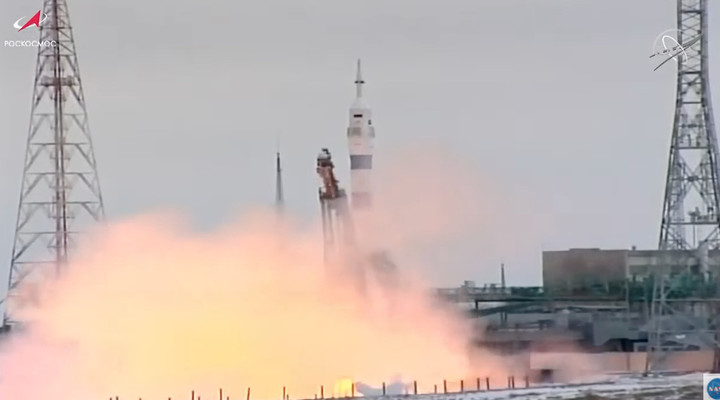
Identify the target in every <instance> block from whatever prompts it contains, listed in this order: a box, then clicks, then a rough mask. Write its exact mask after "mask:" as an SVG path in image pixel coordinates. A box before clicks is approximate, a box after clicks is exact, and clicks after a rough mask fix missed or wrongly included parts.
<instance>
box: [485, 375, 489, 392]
mask: <svg viewBox="0 0 720 400" xmlns="http://www.w3.org/2000/svg"><path fill="white" fill-rule="evenodd" d="M485 389H486V390H490V377H489V376H488V377H486V378H485Z"/></svg>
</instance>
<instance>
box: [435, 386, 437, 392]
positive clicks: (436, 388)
mask: <svg viewBox="0 0 720 400" xmlns="http://www.w3.org/2000/svg"><path fill="white" fill-rule="evenodd" d="M435 394H437V384H435Z"/></svg>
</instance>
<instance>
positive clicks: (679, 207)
mask: <svg viewBox="0 0 720 400" xmlns="http://www.w3.org/2000/svg"><path fill="white" fill-rule="evenodd" d="M707 6H708V1H707V0H678V1H677V30H678V37H677V41H678V43H681V44H682V43H692V44H691V45H690V46H688V47H686V48H685V52H686V54H687V58H685V57H684V56H683V57H677V88H676V98H675V118H674V123H673V130H672V136H671V142H670V154H669V160H668V169H667V179H666V184H665V199H664V202H663V213H662V221H661V228H660V240H659V248H660V250H663V254H664V260H661V265H660V266H658V270H657V271H656V272H655V277H654V285H653V286H654V287H653V302H652V305H651V314H652V318H651V326H652V327H651V328H650V329H649V335H648V336H649V337H648V367H647V369H648V370H661V369H663V367H662V361H663V360H664V358H665V354H666V352H667V351H668V350H670V349H671V348H672V347H677V346H678V345H682V344H681V343H679V341H681V340H682V339H683V338H685V337H687V335H688V334H698V333H703V335H701V336H699V338H700V339H702V338H707V340H708V341H710V342H713V343H709V344H713V345H714V347H715V349H716V352H715V353H716V356H715V371H719V370H720V349H718V339H720V337H718V332H717V330H718V329H719V328H720V324H718V320H717V318H718V317H720V309H717V307H718V304H719V303H718V301H717V296H718V294H720V292H719V291H718V290H717V289H716V290H715V299H709V300H708V301H706V302H705V304H704V306H705V307H704V308H705V309H706V310H705V315H706V318H705V320H707V323H703V324H701V326H690V325H693V321H691V320H690V319H689V318H688V317H689V315H687V314H686V310H687V309H686V308H684V305H683V303H682V302H680V301H678V300H673V301H672V302H671V300H669V299H670V298H671V296H670V292H671V291H672V290H673V286H674V285H672V284H671V283H672V279H673V277H674V276H676V275H677V274H679V273H682V272H684V271H685V270H686V269H688V268H692V267H693V266H696V267H698V270H699V271H698V272H699V274H702V276H704V278H705V279H706V280H711V281H709V283H710V284H711V285H712V286H716V285H720V274H718V267H717V266H715V268H714V270H713V269H712V268H710V266H709V265H708V262H707V259H708V257H707V253H708V251H712V250H716V249H718V248H720V180H719V179H718V159H717V157H718V144H717V137H716V134H715V126H714V122H713V112H712V106H711V96H710V78H709V67H708V39H709V38H708V34H707V32H708V30H707V24H708V11H707ZM698 37H699V38H700V40H697V41H695V42H694V43H693V40H694V39H696V38H698ZM695 308H697V304H695ZM696 325H697V324H696ZM689 326H690V327H689Z"/></svg>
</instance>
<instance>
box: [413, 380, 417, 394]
mask: <svg viewBox="0 0 720 400" xmlns="http://www.w3.org/2000/svg"><path fill="white" fill-rule="evenodd" d="M413 394H415V395H416V394H417V381H413Z"/></svg>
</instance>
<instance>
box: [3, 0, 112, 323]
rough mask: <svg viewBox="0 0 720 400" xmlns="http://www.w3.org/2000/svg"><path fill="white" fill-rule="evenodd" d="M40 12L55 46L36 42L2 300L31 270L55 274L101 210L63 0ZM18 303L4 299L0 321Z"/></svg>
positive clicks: (44, 35)
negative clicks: (16, 208)
mask: <svg viewBox="0 0 720 400" xmlns="http://www.w3.org/2000/svg"><path fill="white" fill-rule="evenodd" d="M43 12H44V13H45V14H46V15H47V19H45V21H44V23H42V24H41V25H40V26H39V30H40V42H41V43H42V42H48V43H54V44H55V45H54V46H53V45H50V46H42V47H39V48H38V54H37V65H36V70H35V83H34V94H33V100H32V106H31V117H30V127H29V130H28V139H27V148H26V153H25V163H24V169H23V180H22V187H21V190H20V201H19V207H18V216H17V223H16V228H15V242H14V245H13V249H12V258H11V264H10V276H9V282H8V294H7V298H6V300H8V299H11V300H12V299H14V300H16V301H17V300H19V299H18V298H17V297H18V296H17V295H18V293H17V288H18V285H20V283H21V282H23V281H24V280H28V279H29V277H30V276H31V273H32V274H33V275H32V276H34V275H35V274H36V273H48V272H53V273H54V274H56V275H57V274H60V273H61V271H62V268H63V266H64V265H65V264H66V263H67V261H68V257H69V256H70V253H71V252H72V249H73V247H74V246H75V245H76V243H77V240H78V235H79V234H80V232H81V231H80V229H81V228H82V227H83V226H85V227H87V224H91V223H94V222H97V221H101V220H103V219H104V216H105V211H104V208H103V201H102V194H101V191H100V183H99V180H98V175H97V168H96V161H95V155H94V152H93V145H92V139H91V136H90V128H89V125H88V117H87V111H86V107H85V96H84V94H83V89H82V82H81V79H80V69H79V67H78V60H77V55H76V51H75V42H74V40H73V33H72V27H71V25H70V17H69V15H68V7H67V3H66V1H65V0H45V2H44V4H43ZM41 267H42V268H41ZM48 267H49V268H48ZM18 305H19V303H15V302H13V301H10V302H7V301H6V304H5V312H4V318H3V326H4V327H6V326H8V325H10V324H12V321H13V319H12V310H13V308H14V307H16V306H18Z"/></svg>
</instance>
